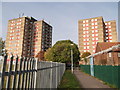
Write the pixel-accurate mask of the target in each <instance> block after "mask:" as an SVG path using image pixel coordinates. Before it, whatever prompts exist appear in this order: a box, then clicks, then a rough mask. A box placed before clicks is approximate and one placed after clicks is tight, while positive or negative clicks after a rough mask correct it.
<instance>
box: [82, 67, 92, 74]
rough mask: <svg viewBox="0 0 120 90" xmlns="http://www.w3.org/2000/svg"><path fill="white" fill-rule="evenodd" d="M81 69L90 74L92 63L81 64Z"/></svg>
mask: <svg viewBox="0 0 120 90" xmlns="http://www.w3.org/2000/svg"><path fill="white" fill-rule="evenodd" d="M80 69H81V70H82V71H84V72H85V73H87V74H90V65H80Z"/></svg>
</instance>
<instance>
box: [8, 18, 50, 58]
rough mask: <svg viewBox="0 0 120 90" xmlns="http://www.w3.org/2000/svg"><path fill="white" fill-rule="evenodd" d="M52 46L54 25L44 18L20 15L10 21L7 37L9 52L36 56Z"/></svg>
mask: <svg viewBox="0 0 120 90" xmlns="http://www.w3.org/2000/svg"><path fill="white" fill-rule="evenodd" d="M51 46H52V26H51V25H49V24H47V23H46V22H45V21H44V20H41V21H37V20H36V19H34V18H33V17H25V16H24V17H20V18H16V19H12V20H9V21H8V32H7V38H6V50H7V53H8V54H10V53H12V54H13V55H18V56H25V57H36V55H37V54H38V53H39V52H40V51H43V52H44V51H46V50H47V49H48V48H50V47H51Z"/></svg>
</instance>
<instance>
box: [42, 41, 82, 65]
mask: <svg viewBox="0 0 120 90" xmlns="http://www.w3.org/2000/svg"><path fill="white" fill-rule="evenodd" d="M71 44H73V45H72V46H71ZM71 49H72V50H73V61H74V63H75V62H77V61H78V60H79V58H80V57H79V55H80V53H79V50H78V47H77V45H76V44H75V43H73V42H72V41H70V40H62V41H57V42H56V44H55V45H54V46H53V47H52V48H49V49H48V50H47V51H46V52H45V54H44V56H45V59H46V60H47V61H54V62H63V63H67V62H70V61H71Z"/></svg>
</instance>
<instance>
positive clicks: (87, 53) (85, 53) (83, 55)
mask: <svg viewBox="0 0 120 90" xmlns="http://www.w3.org/2000/svg"><path fill="white" fill-rule="evenodd" d="M89 55H91V53H90V52H84V53H83V54H82V56H81V57H82V58H85V57H87V56H89Z"/></svg>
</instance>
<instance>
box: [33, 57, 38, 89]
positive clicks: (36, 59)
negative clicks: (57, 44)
mask: <svg viewBox="0 0 120 90" xmlns="http://www.w3.org/2000/svg"><path fill="white" fill-rule="evenodd" d="M37 61H38V58H35V80H34V88H36V82H37V81H36V80H37V79H36V78H37Z"/></svg>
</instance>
